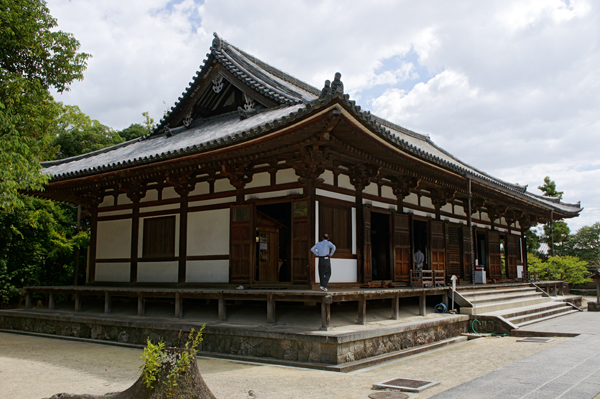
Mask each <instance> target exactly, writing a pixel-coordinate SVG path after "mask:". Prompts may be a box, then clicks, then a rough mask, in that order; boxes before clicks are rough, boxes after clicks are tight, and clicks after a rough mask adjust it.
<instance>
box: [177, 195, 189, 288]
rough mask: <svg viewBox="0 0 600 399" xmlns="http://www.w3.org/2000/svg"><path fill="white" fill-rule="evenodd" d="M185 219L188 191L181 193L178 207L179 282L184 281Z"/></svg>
mask: <svg viewBox="0 0 600 399" xmlns="http://www.w3.org/2000/svg"><path fill="white" fill-rule="evenodd" d="M187 220H188V193H187V192H185V193H182V195H181V205H180V208H179V277H178V282H179V283H180V284H182V283H185V275H186V268H187V230H188V228H187Z"/></svg>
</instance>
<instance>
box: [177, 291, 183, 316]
mask: <svg viewBox="0 0 600 399" xmlns="http://www.w3.org/2000/svg"><path fill="white" fill-rule="evenodd" d="M182 305H183V303H182V298H181V293H179V292H177V293H175V317H176V318H178V319H181V318H182V317H183V306H182Z"/></svg>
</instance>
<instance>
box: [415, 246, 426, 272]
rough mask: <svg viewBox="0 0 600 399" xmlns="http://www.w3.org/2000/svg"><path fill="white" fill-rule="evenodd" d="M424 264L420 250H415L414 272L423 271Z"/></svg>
mask: <svg viewBox="0 0 600 399" xmlns="http://www.w3.org/2000/svg"><path fill="white" fill-rule="evenodd" d="M424 262H425V254H423V252H421V249H420V248H419V249H417V252H415V270H418V271H421V270H423V263H424Z"/></svg>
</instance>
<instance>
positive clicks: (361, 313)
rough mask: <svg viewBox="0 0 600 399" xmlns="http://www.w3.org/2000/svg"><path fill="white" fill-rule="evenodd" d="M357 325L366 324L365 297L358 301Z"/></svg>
mask: <svg viewBox="0 0 600 399" xmlns="http://www.w3.org/2000/svg"><path fill="white" fill-rule="evenodd" d="M358 324H362V325H365V324H367V297H366V296H364V295H363V296H361V297H360V299H359V300H358Z"/></svg>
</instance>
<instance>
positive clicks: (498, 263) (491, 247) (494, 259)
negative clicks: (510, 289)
mask: <svg viewBox="0 0 600 399" xmlns="http://www.w3.org/2000/svg"><path fill="white" fill-rule="evenodd" d="M488 256H489V262H490V269H489V270H490V278H495V279H500V278H502V253H501V252H500V233H499V232H497V231H488Z"/></svg>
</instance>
